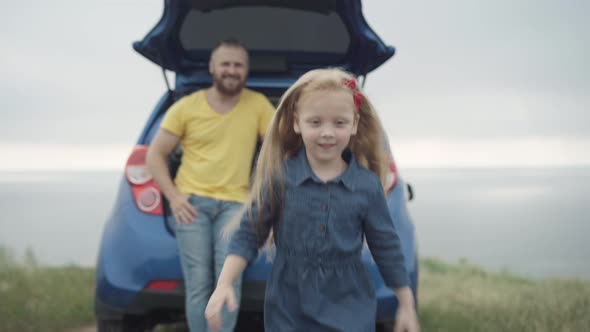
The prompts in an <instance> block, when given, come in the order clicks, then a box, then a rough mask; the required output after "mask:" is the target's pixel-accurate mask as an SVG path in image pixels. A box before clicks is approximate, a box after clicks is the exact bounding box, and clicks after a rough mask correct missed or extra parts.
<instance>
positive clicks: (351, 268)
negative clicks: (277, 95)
mask: <svg viewBox="0 0 590 332" xmlns="http://www.w3.org/2000/svg"><path fill="white" fill-rule="evenodd" d="M384 137H385V136H384V134H383V131H382V128H381V124H380V122H379V119H378V117H377V114H376V113H375V111H374V110H373V107H372V106H371V104H370V103H369V101H368V100H367V99H366V97H365V96H364V95H363V94H362V93H361V92H360V91H359V90H358V89H357V87H356V81H355V79H354V77H353V76H352V75H350V74H348V73H345V72H343V71H341V70H338V69H319V70H313V71H310V72H308V73H306V74H305V75H303V76H302V77H301V78H300V79H299V80H297V82H295V84H293V86H292V87H290V88H289V89H288V90H287V91H286V92H285V94H284V95H283V97H282V99H281V102H280V104H279V106H278V109H277V111H276V113H275V115H274V118H273V120H272V123H271V125H270V128H269V129H268V131H267V134H266V137H265V140H264V143H263V146H262V150H261V153H260V157H259V160H258V164H257V168H256V174H255V177H254V183H253V187H252V190H251V193H250V198H249V200H248V201H247V203H246V205H245V207H244V209H245V210H246V211H243V213H242V214H241V215H240V216H239V217H240V219H241V221H240V220H237V222H236V223H235V227H239V228H238V230H237V232H236V233H235V234H234V235H233V238H232V241H231V244H230V248H229V251H228V256H227V258H226V260H225V263H224V265H223V269H222V271H221V275H220V277H219V281H218V283H217V288H216V289H215V291H214V292H213V294H212V295H211V298H210V299H209V303H208V305H207V309H206V310H205V316H206V318H207V320H208V322H209V325H210V327H211V329H212V330H214V331H217V330H219V328H220V326H221V323H222V322H221V312H222V309H223V306H224V305H227V307H228V309H229V310H235V309H236V308H237V301H236V297H235V293H234V290H233V288H232V284H233V283H234V282H235V281H236V280H237V279H238V278H239V277H240V276H241V273H242V271H244V269H245V268H246V266H247V265H248V262H250V261H252V260H253V259H255V258H256V257H257V254H258V249H259V248H260V247H261V246H262V245H263V244H264V242H265V241H266V240H267V238H268V235H269V233H270V231H271V230H272V231H273V234H274V243H275V246H276V256H275V259H274V263H273V267H272V272H271V275H270V278H269V280H268V282H267V286H266V298H265V305H264V325H265V330H266V331H271V332H285V331H355V332H357V331H363V332H364V331H374V330H375V317H376V298H375V290H374V289H373V284H372V282H371V280H370V278H369V275H368V272H367V270H366V269H365V267H364V265H363V263H362V261H361V250H362V247H363V239H364V238H365V237H366V239H367V243H368V245H369V248H370V249H371V253H372V254H373V257H374V259H375V262H376V263H377V266H378V267H379V271H380V272H381V274H382V276H383V279H384V281H385V283H386V285H387V286H388V287H391V288H393V289H394V290H395V293H396V295H397V298H398V300H399V306H398V308H399V309H398V312H397V315H396V328H395V331H417V330H418V329H419V328H418V322H417V318H416V312H415V309H414V308H415V305H414V297H413V295H412V292H411V290H410V288H409V287H408V284H409V282H408V276H407V273H406V270H405V266H404V259H403V255H402V252H401V248H400V240H399V238H398V236H397V233H396V232H395V229H394V227H393V223H392V220H391V216H390V214H389V210H388V208H387V203H386V201H385V195H384V190H383V184H384V183H385V171H386V165H387V161H386V156H385V150H384V147H383V141H382V140H383V138H384Z"/></svg>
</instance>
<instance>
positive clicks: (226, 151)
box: [147, 40, 274, 332]
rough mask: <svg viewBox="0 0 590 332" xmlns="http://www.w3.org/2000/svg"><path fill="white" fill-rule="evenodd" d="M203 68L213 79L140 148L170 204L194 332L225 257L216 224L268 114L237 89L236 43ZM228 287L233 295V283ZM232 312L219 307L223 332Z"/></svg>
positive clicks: (226, 213) (259, 98)
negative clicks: (176, 157)
mask: <svg viewBox="0 0 590 332" xmlns="http://www.w3.org/2000/svg"><path fill="white" fill-rule="evenodd" d="M209 72H210V74H211V76H212V79H213V85H212V86H210V87H209V88H207V89H202V90H199V91H196V92H193V93H192V94H190V95H187V96H185V97H183V98H181V99H180V100H178V101H177V102H176V103H174V105H172V106H171V107H170V108H169V109H168V111H167V112H166V114H165V115H164V119H163V120H162V123H161V125H160V128H159V131H158V133H157V134H156V136H155V138H154V140H153V141H152V142H151V144H150V147H149V149H148V154H147V165H148V169H149V171H150V172H151V174H152V176H153V177H154V179H155V180H156V182H157V183H158V185H159V186H160V189H161V190H162V193H163V194H164V196H165V197H166V199H168V202H169V205H170V209H171V212H172V216H170V217H171V218H172V220H173V221H174V223H173V224H174V225H175V227H176V239H177V243H178V250H179V256H180V262H181V267H182V272H183V276H184V281H185V288H186V319H187V321H188V325H189V328H190V330H191V331H198V332H201V331H206V330H207V328H208V327H207V322H206V320H205V316H204V312H205V307H206V305H207V301H208V299H209V296H210V295H211V293H212V292H213V289H214V288H215V285H216V283H217V278H218V277H219V273H220V272H221V268H222V265H223V262H224V259H225V256H226V251H227V246H228V239H227V237H226V236H223V234H222V233H223V232H222V231H223V228H224V226H225V225H226V224H227V223H228V222H229V221H230V220H231V219H232V218H233V217H234V215H235V214H236V213H237V212H238V211H239V209H240V207H241V205H242V203H243V202H244V201H245V200H246V196H247V193H248V187H249V179H250V171H251V165H252V158H253V156H254V153H255V149H256V143H257V141H258V139H259V138H261V137H263V135H264V133H265V131H266V128H267V126H268V124H269V122H270V120H271V118H272V115H273V112H274V107H273V106H272V104H271V103H270V102H269V101H268V99H267V98H266V97H265V96H264V95H262V94H261V93H258V92H255V91H252V90H249V89H247V88H245V87H244V85H245V83H246V78H247V76H248V52H247V50H246V48H245V47H244V46H243V45H242V44H241V43H240V42H238V41H236V40H223V41H221V42H219V44H218V45H217V46H216V47H214V48H213V50H212V52H211V58H210V61H209ZM179 143H180V144H181V146H182V151H183V154H182V158H181V163H180V167H179V168H178V172H177V173H176V177H175V178H174V180H172V178H171V176H170V170H169V169H168V164H167V162H166V158H167V156H168V155H169V154H170V153H171V152H172V151H173V150H174V149H175V147H176V146H177V145H178V144H179ZM235 287H236V294H238V295H239V294H240V293H241V292H240V289H241V283H240V282H238V283H237V284H236V285H235ZM238 303H239V299H238ZM237 313H238V310H235V311H234V312H227V311H225V312H224V315H225V316H224V318H223V321H224V328H223V331H233V328H234V326H235V323H236V320H237Z"/></svg>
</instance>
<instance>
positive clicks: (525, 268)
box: [0, 168, 590, 279]
mask: <svg viewBox="0 0 590 332" xmlns="http://www.w3.org/2000/svg"><path fill="white" fill-rule="evenodd" d="M403 176H404V178H405V179H406V180H407V181H408V182H410V183H411V184H412V186H413V187H414V190H415V193H416V197H415V199H414V200H413V201H412V202H410V203H409V208H410V212H411V215H412V217H413V219H414V222H415V224H416V229H417V232H418V233H417V235H418V245H419V252H420V255H421V256H431V257H438V258H442V259H445V260H447V261H451V262H453V261H457V260H459V259H467V260H468V261H469V262H471V263H474V264H477V265H480V266H483V267H485V268H488V269H491V270H496V271H497V270H502V269H506V270H509V271H512V272H515V273H517V274H519V275H523V276H528V277H534V278H544V277H579V278H584V279H590V241H587V240H586V239H587V237H588V236H589V235H590V217H589V216H588V211H587V205H588V199H589V198H590V168H569V169H486V170H481V169H480V170H477V169H451V170H449V169H447V170H444V169H430V170H424V169H421V170H419V169H408V170H403ZM120 178H121V172H78V173H75V172H63V173H59V172H47V173H44V172H36V173H15V172H12V173H7V172H0V211H2V213H3V217H2V218H0V245H3V246H5V247H8V248H11V249H13V250H14V251H15V252H16V254H17V255H22V253H23V252H24V251H25V250H26V248H31V249H32V250H33V251H34V253H35V255H36V256H37V258H38V260H39V261H40V262H41V263H43V264H48V265H65V264H79V265H86V266H91V265H93V264H94V263H95V261H96V255H97V251H98V245H99V240H100V236H101V234H102V226H103V224H104V221H105V220H106V219H107V217H108V215H109V213H110V212H111V208H112V206H113V202H114V200H115V194H116V191H117V188H118V183H119V180H120Z"/></svg>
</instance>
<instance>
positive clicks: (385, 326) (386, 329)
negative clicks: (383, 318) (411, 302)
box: [377, 321, 395, 332]
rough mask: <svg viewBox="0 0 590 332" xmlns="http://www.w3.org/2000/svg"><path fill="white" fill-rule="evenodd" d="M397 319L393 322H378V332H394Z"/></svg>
mask: <svg viewBox="0 0 590 332" xmlns="http://www.w3.org/2000/svg"><path fill="white" fill-rule="evenodd" d="M394 326H395V321H391V322H379V323H378V324H377V332H393V327H394Z"/></svg>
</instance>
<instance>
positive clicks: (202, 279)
mask: <svg viewBox="0 0 590 332" xmlns="http://www.w3.org/2000/svg"><path fill="white" fill-rule="evenodd" d="M189 201H190V203H191V205H192V206H193V207H194V208H195V209H196V210H197V212H198V213H199V217H198V218H197V219H196V220H195V222H193V223H191V224H188V225H186V224H176V239H177V243H178V251H179V255H180V263H181V266H182V273H183V275H184V284H185V288H186V320H187V321H188V326H189V329H190V330H191V331H192V332H204V331H209V328H208V326H207V321H206V319H205V307H206V306H207V302H208V301H209V297H210V296H211V293H212V292H213V290H214V289H215V285H216V284H217V282H216V281H217V279H218V278H219V274H220V272H221V268H222V267H223V262H224V260H225V256H226V253H227V247H228V244H229V239H226V238H224V237H223V234H222V233H223V228H224V226H225V225H227V224H228V223H229V222H230V220H231V219H232V218H233V217H234V216H235V214H236V213H237V212H238V211H239V209H240V207H241V203H237V202H229V201H221V200H217V199H212V198H207V197H202V196H196V195H191V197H190V199H189ZM171 220H172V221H173V222H174V223H176V221H175V220H174V217H171ZM241 284H242V279H241V278H238V281H237V282H236V284H235V285H234V290H235V293H236V298H237V301H238V304H239V303H240V295H241ZM222 317H223V318H222V319H223V323H222V328H221V331H222V332H229V331H233V329H234V326H235V324H236V320H237V317H238V310H236V311H234V312H229V311H227V308H224V311H223V316H222Z"/></svg>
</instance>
